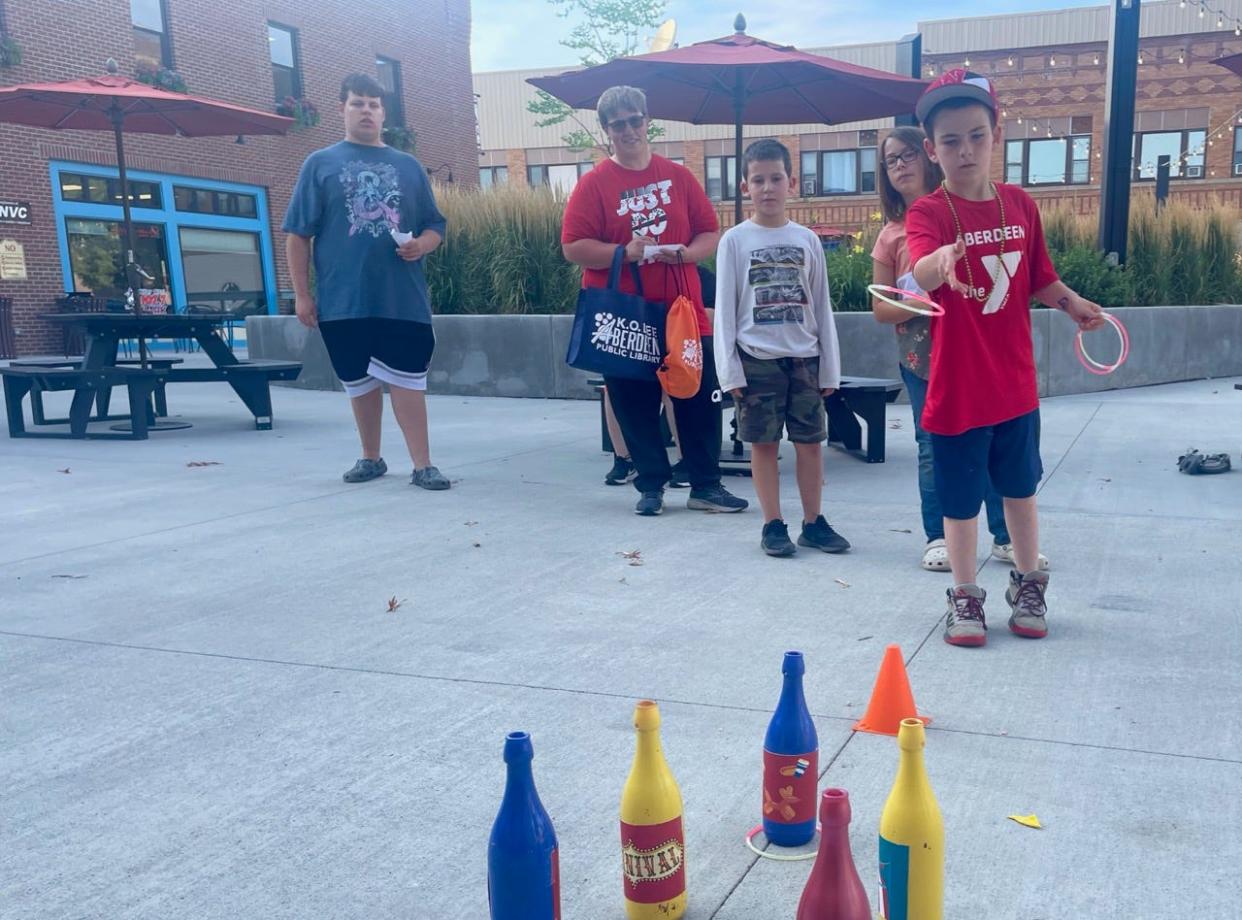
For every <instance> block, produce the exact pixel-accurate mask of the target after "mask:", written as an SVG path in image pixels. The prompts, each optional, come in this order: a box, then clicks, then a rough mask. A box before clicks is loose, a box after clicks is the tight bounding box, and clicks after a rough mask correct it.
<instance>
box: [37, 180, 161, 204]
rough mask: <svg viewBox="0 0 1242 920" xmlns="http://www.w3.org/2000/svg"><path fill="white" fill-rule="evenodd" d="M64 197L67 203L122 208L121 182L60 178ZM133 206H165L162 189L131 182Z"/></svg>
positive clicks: (155, 185) (145, 183)
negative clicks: (75, 202) (109, 205)
mask: <svg viewBox="0 0 1242 920" xmlns="http://www.w3.org/2000/svg"><path fill="white" fill-rule="evenodd" d="M60 197H61V198H63V199H64V200H65V201H82V202H86V203H87V204H114V205H116V206H117V207H120V205H121V180H120V179H110V178H107V177H105V176H85V175H82V174H81V173H61V174H60ZM129 206H130V207H131V208H155V209H156V210H159V209H160V208H162V207H163V206H164V200H163V195H162V194H161V193H160V187H159V184H158V183H155V182H142V181H141V180H137V179H130V180H129Z"/></svg>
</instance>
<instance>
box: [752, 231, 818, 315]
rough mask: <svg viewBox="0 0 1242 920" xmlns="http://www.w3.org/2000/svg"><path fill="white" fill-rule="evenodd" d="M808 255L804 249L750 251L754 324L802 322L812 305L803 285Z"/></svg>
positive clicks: (769, 248) (778, 248) (789, 247)
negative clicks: (804, 314)
mask: <svg viewBox="0 0 1242 920" xmlns="http://www.w3.org/2000/svg"><path fill="white" fill-rule="evenodd" d="M805 265H806V253H805V251H804V250H803V249H802V247H801V246H763V247H761V248H759V249H752V250H751V251H750V271H749V273H748V274H747V280H748V281H749V282H750V286H751V289H752V290H754V292H755V312H754V323H755V325H756V326H764V325H773V324H775V323H801V322H802V314H803V311H804V309H805V307H806V305H807V304H808V303H809V298H808V297H807V296H806V288H804V287H803V285H802V269H803V267H804V266H805Z"/></svg>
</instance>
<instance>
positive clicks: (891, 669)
mask: <svg viewBox="0 0 1242 920" xmlns="http://www.w3.org/2000/svg"><path fill="white" fill-rule="evenodd" d="M902 719H919V720H921V721H922V722H923V723H924V724H926V723H929V722H931V717H930V716H921V715H919V713H918V710H917V709H916V708H915V707H914V694H913V693H911V692H910V678H909V677H907V676H906V665H905V662H904V661H902V658H901V646H899V645H890V646H888V647H887V648H886V649H884V661H883V662H882V663H881V664H880V674H879V676H878V677H876V679H875V689H874V690H872V691H871V702H870V703H868V704H867V712H866V714H865V715H864V716H863V717H862V718H861V719H859V720H858V721H857V722H855V723H854V731H856V732H873V733H874V734H877V735H896V734H897V729H898V728H900V727H901V720H902Z"/></svg>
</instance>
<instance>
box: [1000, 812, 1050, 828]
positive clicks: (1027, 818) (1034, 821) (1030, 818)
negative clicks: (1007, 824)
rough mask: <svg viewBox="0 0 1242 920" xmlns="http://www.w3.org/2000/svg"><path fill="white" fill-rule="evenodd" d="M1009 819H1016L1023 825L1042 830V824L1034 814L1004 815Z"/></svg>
mask: <svg viewBox="0 0 1242 920" xmlns="http://www.w3.org/2000/svg"><path fill="white" fill-rule="evenodd" d="M1006 817H1008V818H1009V820H1010V821H1017V822H1018V823H1019V824H1021V825H1022V826H1023V827H1033V828H1034V829H1035V830H1037V831H1038V830H1042V829H1043V827H1044V826H1043V825H1042V824H1040V823H1039V818H1037V817H1035V816H1034V815H1006Z"/></svg>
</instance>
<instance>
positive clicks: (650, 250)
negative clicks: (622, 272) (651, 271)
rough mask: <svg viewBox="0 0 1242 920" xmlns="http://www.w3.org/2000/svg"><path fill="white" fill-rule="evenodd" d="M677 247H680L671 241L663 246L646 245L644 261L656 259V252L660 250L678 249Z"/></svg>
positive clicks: (670, 250)
mask: <svg viewBox="0 0 1242 920" xmlns="http://www.w3.org/2000/svg"><path fill="white" fill-rule="evenodd" d="M677 248H678V247H677V246H676V245H675V244H672V243H669V244H666V245H661V246H644V247H643V261H644V262H654V261H655V257H656V253H658V252H672V251H674V250H676V249H677Z"/></svg>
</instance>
